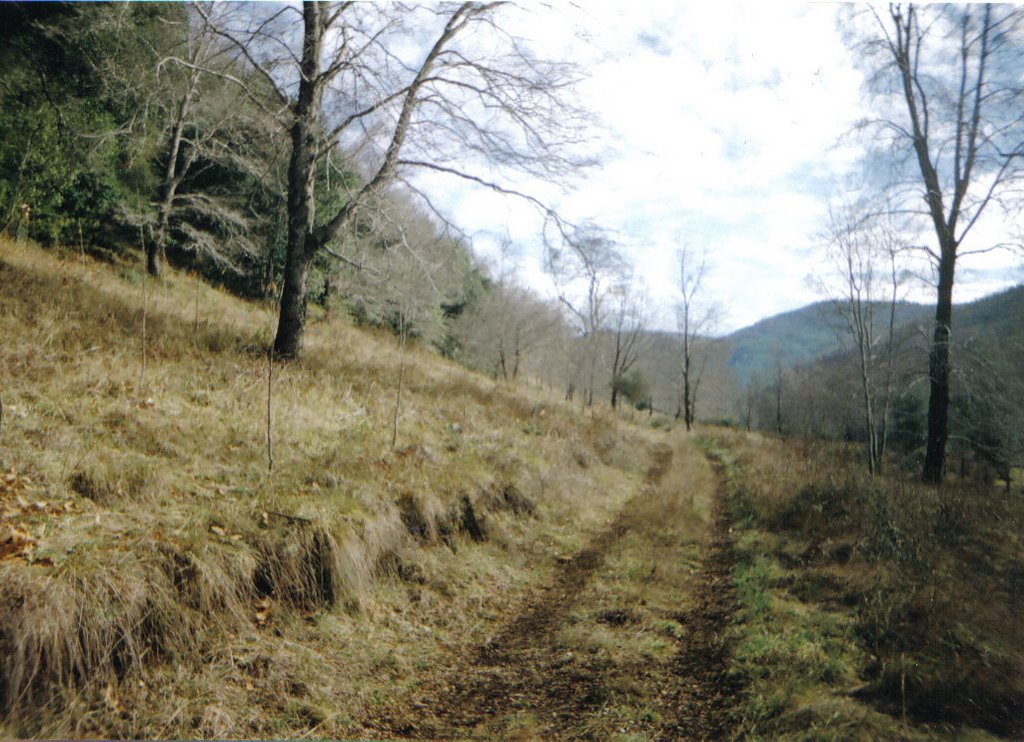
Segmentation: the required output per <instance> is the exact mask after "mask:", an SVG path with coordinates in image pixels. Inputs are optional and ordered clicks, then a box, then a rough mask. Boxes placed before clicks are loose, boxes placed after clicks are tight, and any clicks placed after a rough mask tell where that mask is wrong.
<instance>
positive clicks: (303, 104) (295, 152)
mask: <svg viewBox="0 0 1024 742" xmlns="http://www.w3.org/2000/svg"><path fill="white" fill-rule="evenodd" d="M323 12H324V8H323V7H321V5H320V4H319V3H304V4H303V6H302V17H303V24H304V35H303V43H302V77H301V79H300V82H299V96H298V99H297V100H296V102H295V105H294V107H293V109H292V112H293V114H294V116H295V123H294V124H293V125H292V129H291V139H292V151H291V158H290V160H289V163H288V245H287V252H286V255H285V266H284V286H283V287H282V291H281V316H280V320H279V321H278V325H277V336H276V337H275V338H274V355H276V356H277V357H278V358H296V357H298V355H299V352H300V351H301V350H302V338H303V335H304V333H305V329H306V292H307V281H308V278H309V265H310V263H311V262H312V260H313V256H314V255H315V254H316V251H317V249H318V248H319V245H318V244H316V243H315V241H314V240H313V226H314V218H315V213H314V203H315V202H314V198H315V193H314V182H315V175H316V156H317V136H318V134H319V129H320V98H321V96H322V87H321V86H322V79H321V76H320V48H321V45H322V43H323V33H324V24H323V18H322V16H321V13H323Z"/></svg>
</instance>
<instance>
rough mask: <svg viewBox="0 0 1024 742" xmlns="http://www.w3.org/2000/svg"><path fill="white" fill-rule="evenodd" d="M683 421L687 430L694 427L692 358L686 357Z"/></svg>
mask: <svg viewBox="0 0 1024 742" xmlns="http://www.w3.org/2000/svg"><path fill="white" fill-rule="evenodd" d="M683 423H684V424H685V425H686V432H690V431H691V430H692V429H693V389H692V388H691V386H690V359H689V358H687V359H686V363H685V365H684V370H683Z"/></svg>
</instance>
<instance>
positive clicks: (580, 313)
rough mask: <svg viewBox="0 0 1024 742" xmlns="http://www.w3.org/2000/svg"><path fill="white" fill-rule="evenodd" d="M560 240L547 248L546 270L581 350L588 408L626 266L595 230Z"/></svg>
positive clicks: (585, 227) (612, 245) (592, 227)
mask: <svg viewBox="0 0 1024 742" xmlns="http://www.w3.org/2000/svg"><path fill="white" fill-rule="evenodd" d="M562 237H563V239H562V241H561V244H560V245H554V244H549V245H548V246H547V254H546V262H547V270H548V274H549V275H550V276H551V279H552V281H553V282H554V284H555V291H556V293H557V295H558V300H559V301H560V302H561V303H562V305H563V306H564V307H565V308H566V310H567V312H568V319H569V323H570V324H571V325H572V326H573V329H574V330H575V331H576V334H577V336H578V337H579V339H580V342H581V345H582V352H581V354H580V358H579V359H578V361H579V363H580V365H581V366H582V369H581V370H582V376H583V378H582V382H583V384H584V389H583V394H584V397H583V403H584V404H585V405H587V406H590V405H592V404H593V403H594V383H595V378H596V375H597V363H598V359H599V356H600V339H601V338H600V332H601V330H602V328H603V327H604V326H605V322H606V320H607V311H608V309H607V305H608V299H609V296H610V294H611V291H612V289H613V288H614V287H615V286H616V285H618V284H619V283H620V280H621V277H622V276H623V275H624V274H625V273H626V272H627V270H628V264H627V263H626V261H625V259H624V258H623V256H622V254H621V252H620V251H619V247H618V245H617V244H616V243H615V242H614V241H613V240H612V239H611V238H610V237H609V236H608V235H607V234H605V233H604V232H603V231H602V230H601V229H599V228H598V227H597V226H595V225H593V224H584V225H582V226H579V227H576V228H574V229H572V230H571V231H569V232H567V233H564V234H563V235H562Z"/></svg>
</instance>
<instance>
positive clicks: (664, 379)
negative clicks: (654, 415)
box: [639, 286, 1024, 417]
mask: <svg viewBox="0 0 1024 742" xmlns="http://www.w3.org/2000/svg"><path fill="white" fill-rule="evenodd" d="M885 311H886V310H885V304H884V303H880V304H879V306H878V309H877V310H876V312H877V316H878V320H879V322H884V321H885ZM933 311H934V308H933V307H932V306H931V305H930V304H915V303H912V302H902V303H900V304H899V306H898V307H897V310H896V323H897V326H898V327H899V328H902V329H903V331H904V332H906V331H908V330H910V328H911V327H912V326H913V325H919V326H921V327H924V328H927V327H928V325H929V323H930V321H931V317H932V313H933ZM953 329H954V336H955V337H956V338H957V339H958V341H963V340H970V339H971V338H978V339H982V338H984V339H992V338H996V337H1021V336H1022V335H1024V286H1017V287H1015V288H1012V289H1008V290H1006V291H1002V292H999V293H997V294H992V295H991V296H987V297H984V298H982V299H978V300H976V301H973V302H969V303H963V304H957V305H956V307H955V309H954V315H953ZM846 332H847V330H846V327H845V324H844V320H843V319H842V317H841V316H840V315H839V313H838V312H837V310H836V308H835V306H834V305H833V304H832V303H831V302H828V301H822V302H817V303H815V304H810V305H808V306H805V307H802V308H801V309H796V310H794V311H791V312H785V313H783V314H779V315H775V316H774V317H768V318H766V319H763V320H761V321H759V322H757V323H755V324H753V325H751V326H749V327H745V328H743V329H740V330H737V331H736V332H733V333H731V334H729V335H726V336H725V337H722V338H717V339H715V340H714V341H712V342H713V343H714V347H715V350H714V352H713V360H712V361H711V363H710V364H709V366H708V369H707V372H706V373H705V377H704V380H703V382H702V383H703V384H704V387H705V391H706V395H705V396H704V403H702V404H701V405H700V407H701V408H702V414H710V415H711V416H713V417H718V416H728V415H730V414H731V407H732V405H733V404H734V402H735V398H736V397H737V396H738V394H739V389H742V388H743V386H745V385H746V384H747V383H749V382H750V380H751V379H753V378H754V377H755V376H756V377H759V378H760V379H762V381H764V382H765V383H767V381H768V379H769V377H771V376H772V375H773V374H774V372H775V368H776V364H778V363H781V364H782V369H783V371H787V370H789V369H791V368H793V367H795V366H799V365H801V364H809V363H812V362H814V361H815V360H818V359H820V358H824V357H826V356H829V355H832V354H835V353H841V352H843V351H844V346H843V343H844V342H845V341H846ZM679 347H680V338H679V334H678V333H673V332H651V333H648V336H647V351H646V353H644V354H643V356H642V358H641V361H640V364H639V365H640V368H641V371H642V372H643V374H644V376H645V377H646V378H647V379H649V380H650V381H651V383H652V387H653V391H654V402H655V407H656V408H657V409H660V410H663V411H665V412H669V413H671V412H673V411H674V410H675V404H676V402H675V396H676V394H677V393H678V391H677V389H676V383H677V376H678V373H679V372H678V356H679Z"/></svg>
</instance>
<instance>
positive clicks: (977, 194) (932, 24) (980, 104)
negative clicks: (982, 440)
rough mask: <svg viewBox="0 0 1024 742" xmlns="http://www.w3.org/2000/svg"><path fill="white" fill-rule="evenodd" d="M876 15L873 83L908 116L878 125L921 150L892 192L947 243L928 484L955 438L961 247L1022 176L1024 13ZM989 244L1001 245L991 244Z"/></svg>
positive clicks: (932, 356)
mask: <svg viewBox="0 0 1024 742" xmlns="http://www.w3.org/2000/svg"><path fill="white" fill-rule="evenodd" d="M871 13H872V15H873V19H874V27H875V29H874V31H873V32H870V33H869V41H868V43H867V44H866V45H864V51H865V52H866V54H865V55H864V58H865V59H866V60H867V62H868V64H869V65H870V66H871V68H872V73H873V77H872V79H871V83H872V84H873V85H874V86H875V88H876V89H877V90H879V91H880V92H882V93H883V100H885V101H889V100H890V99H891V100H894V101H895V107H896V108H897V109H902V115H897V114H893V113H891V112H890V111H889V110H883V115H882V119H881V121H877V122H870V123H871V124H873V125H875V126H876V129H875V130H876V131H880V132H882V133H884V134H886V135H888V136H887V138H886V139H887V141H888V142H889V143H890V144H892V145H894V147H893V151H894V152H899V153H912V155H910V156H911V158H912V160H913V161H914V164H915V165H916V168H915V169H916V171H917V176H916V178H915V180H916V188H913V189H906V188H903V186H904V185H906V183H899V187H898V188H897V189H895V190H894V191H893V194H892V196H893V198H896V199H905V198H906V197H908V196H910V195H913V196H914V198H915V199H916V198H921V199H923V200H924V202H925V204H926V209H925V211H924V212H923V213H924V214H926V215H927V217H928V219H929V221H930V223H931V226H932V227H933V229H934V232H935V236H936V238H937V242H938V248H937V249H929V250H928V252H929V254H930V255H931V257H932V259H933V260H934V263H935V266H936V268H937V273H938V281H937V295H936V306H935V325H934V329H933V334H932V340H931V348H930V353H929V363H928V365H929V376H930V394H929V400H928V441H927V452H926V455H925V461H924V467H923V471H922V479H923V480H924V481H925V482H930V483H936V484H937V483H940V482H941V481H942V479H943V475H944V464H945V455H946V442H947V439H948V437H949V401H950V338H951V332H952V316H953V283H954V275H955V269H956V263H957V260H958V259H959V258H962V257H964V256H965V255H967V254H970V252H972V251H971V250H968V251H965V250H962V249H961V245H962V244H963V242H964V240H965V238H966V237H967V236H968V234H969V233H970V232H971V231H972V229H973V228H974V227H975V226H976V225H977V224H978V221H979V219H980V218H981V217H982V215H983V214H985V213H986V212H987V211H990V209H989V207H990V205H992V204H993V203H994V202H996V201H997V200H999V199H1000V198H1002V197H1006V196H1009V195H1011V193H1010V192H1011V190H1012V188H1011V184H1012V183H1014V182H1015V181H1017V180H1018V179H1019V177H1020V175H1021V168H1020V158H1021V156H1022V155H1024V118H1022V117H1021V116H1020V105H1019V100H1018V96H1019V90H1020V85H1019V79H1018V78H1019V75H1018V70H1019V48H1020V47H1019V40H1018V39H1017V38H1016V35H1017V31H1018V25H1019V23H1020V18H1021V11H1020V10H1019V9H1017V8H1014V7H1012V6H997V5H964V6H928V7H917V6H914V5H907V6H903V5H890V6H889V12H888V14H887V17H884V18H883V17H882V15H880V14H879V12H878V11H875V10H872V11H871ZM902 159H903V156H902V155H901V156H900V160H902ZM907 164H909V163H907ZM908 208H910V209H911V210H914V211H919V210H918V209H917V208H916V207H911V206H908ZM919 213H920V212H919ZM988 249H993V246H991V245H987V246H984V247H982V248H981V250H988Z"/></svg>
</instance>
